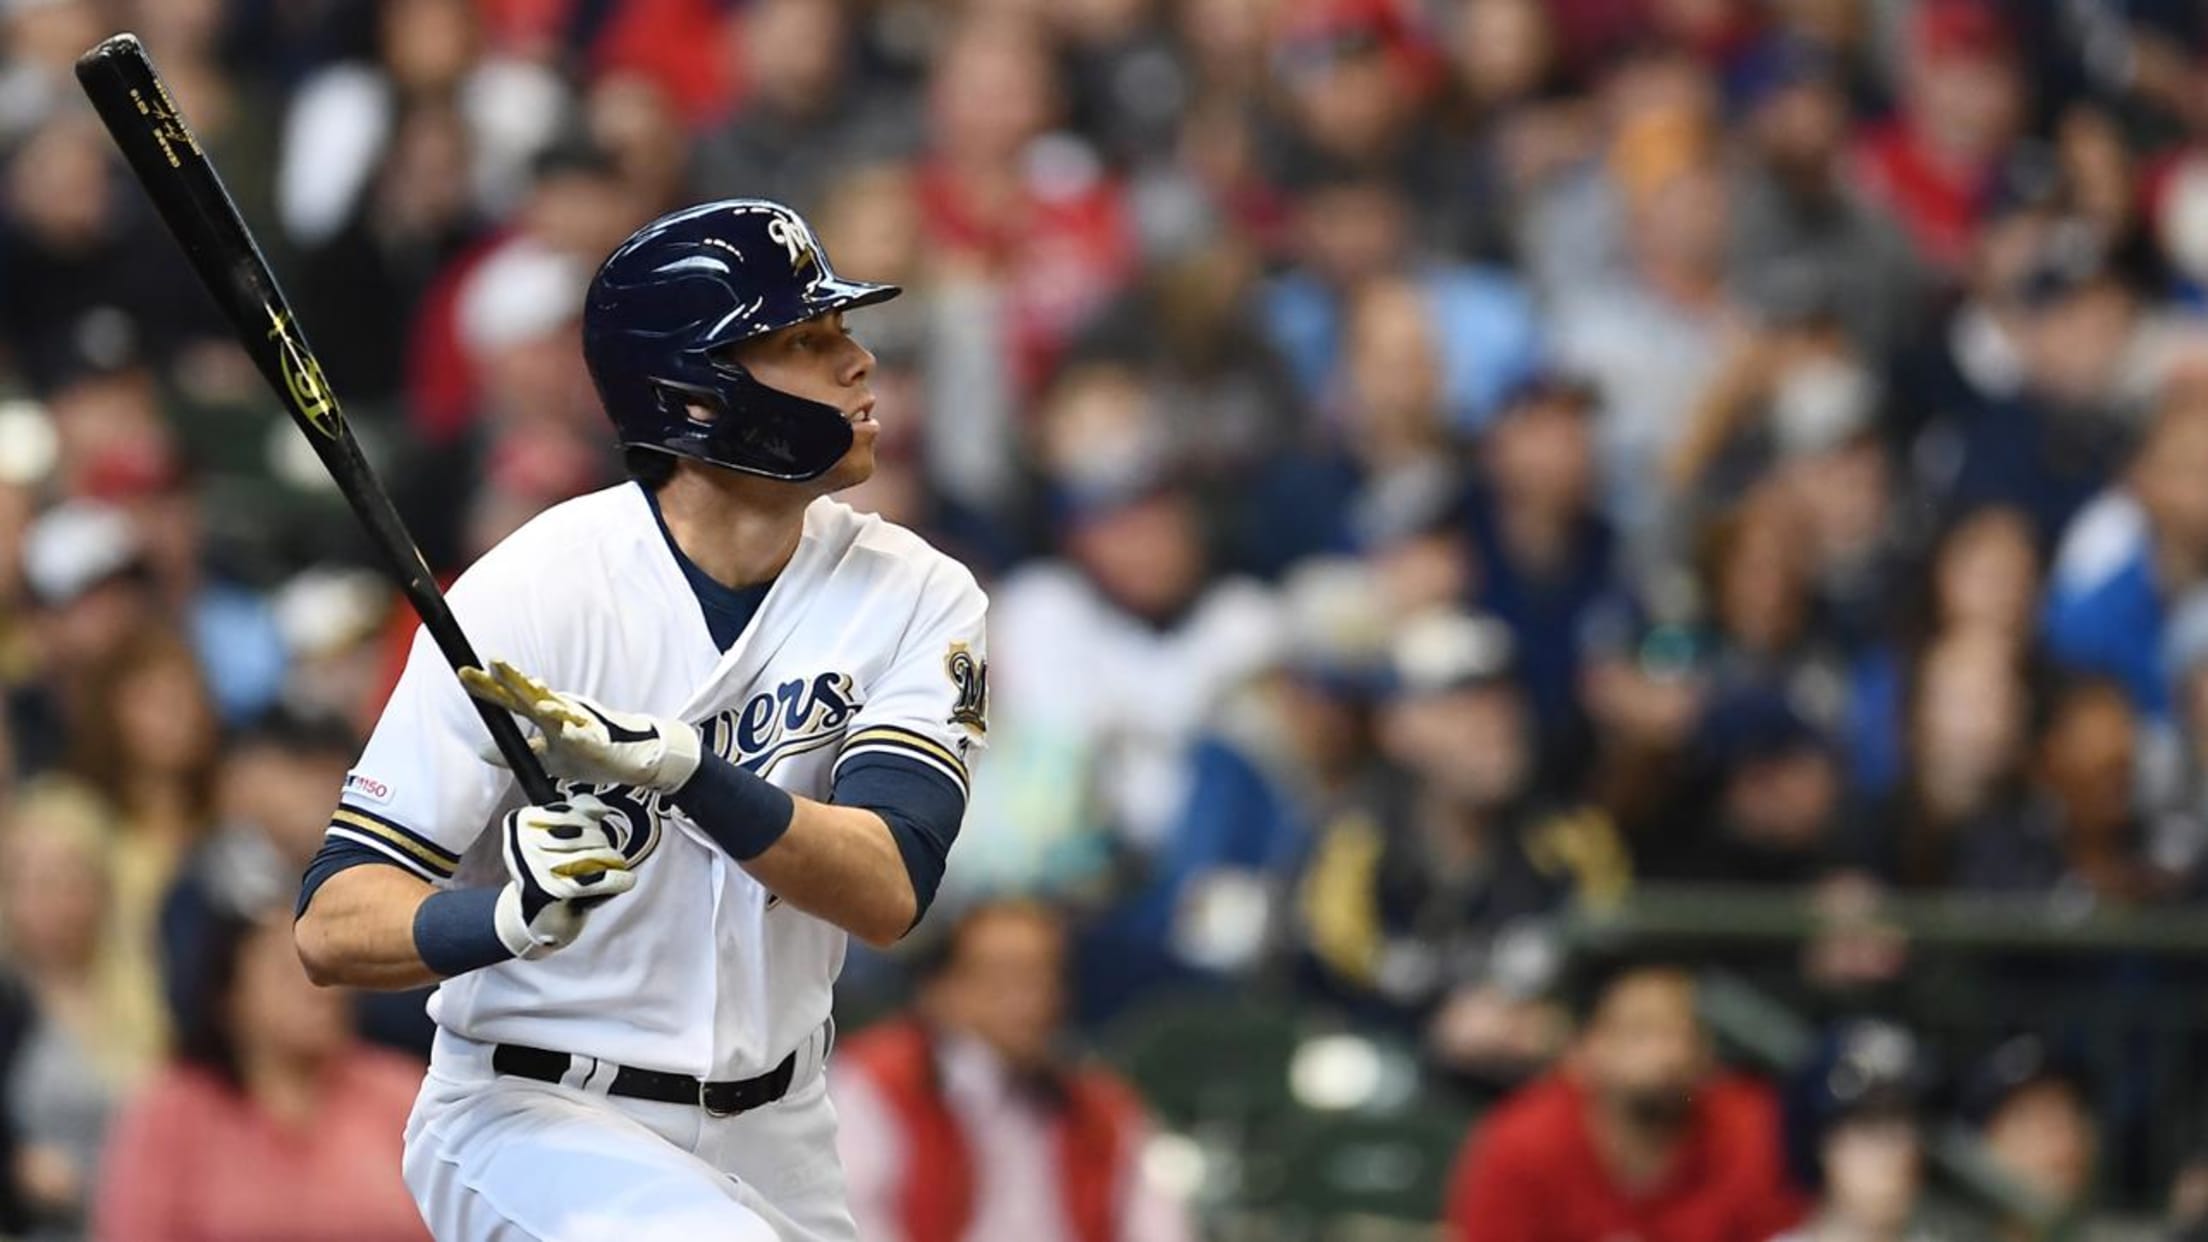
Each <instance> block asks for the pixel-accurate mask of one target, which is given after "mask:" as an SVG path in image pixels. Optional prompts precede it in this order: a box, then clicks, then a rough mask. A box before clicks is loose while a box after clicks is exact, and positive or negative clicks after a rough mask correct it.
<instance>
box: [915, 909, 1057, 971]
mask: <svg viewBox="0 0 2208 1242" xmlns="http://www.w3.org/2000/svg"><path fill="white" fill-rule="evenodd" d="M1000 914H1022V915H1027V916H1029V917H1031V918H1034V919H1036V920H1038V921H1040V922H1044V923H1048V924H1049V925H1050V926H1051V927H1052V928H1054V929H1059V928H1063V926H1064V924H1065V920H1064V919H1063V918H1062V917H1061V916H1060V915H1059V913H1058V911H1057V909H1056V908H1055V907H1053V906H1051V905H1050V904H1049V903H1048V902H1045V901H1042V900H1039V899H1037V898H1033V897H1017V896H1004V897H988V898H983V899H981V900H978V901H976V902H974V903H973V904H972V905H969V906H965V907H963V908H961V909H959V910H958V911H956V912H955V913H954V914H953V915H952V917H951V918H950V919H948V920H946V921H944V922H943V923H942V925H941V926H940V928H939V929H938V930H937V931H936V933H935V934H934V935H932V936H928V937H926V938H925V939H921V940H919V942H918V943H917V944H915V945H914V946H913V953H912V957H911V959H910V961H911V963H912V977H913V980H914V982H916V983H921V984H927V983H932V982H934V981H935V980H937V979H940V978H942V977H943V976H944V975H946V974H949V973H950V970H951V968H952V967H953V966H955V965H957V964H958V957H959V950H960V949H961V948H962V947H963V946H964V945H965V943H966V938H967V933H969V932H971V931H972V930H973V929H974V926H975V925H976V924H978V923H980V922H981V921H982V920H984V919H988V918H992V917H994V916H996V915H1000Z"/></svg>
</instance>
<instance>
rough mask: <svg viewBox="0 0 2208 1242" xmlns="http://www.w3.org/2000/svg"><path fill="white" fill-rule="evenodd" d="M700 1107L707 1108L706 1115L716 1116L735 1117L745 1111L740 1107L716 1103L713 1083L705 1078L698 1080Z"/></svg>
mask: <svg viewBox="0 0 2208 1242" xmlns="http://www.w3.org/2000/svg"><path fill="white" fill-rule="evenodd" d="M698 1107H699V1108H702V1109H704V1110H705V1115H706V1116H708V1117H716V1118H718V1117H733V1116H735V1115H736V1114H738V1113H740V1112H742V1111H743V1110H742V1109H740V1108H721V1107H719V1106H718V1105H716V1104H714V1103H713V1084H712V1083H710V1082H707V1081H706V1080H705V1079H703V1078H701V1079H699V1080H698Z"/></svg>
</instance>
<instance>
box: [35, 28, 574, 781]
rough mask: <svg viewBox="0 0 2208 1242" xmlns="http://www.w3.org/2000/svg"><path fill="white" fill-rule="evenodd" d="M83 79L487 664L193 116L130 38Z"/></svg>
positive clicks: (343, 470) (440, 634)
mask: <svg viewBox="0 0 2208 1242" xmlns="http://www.w3.org/2000/svg"><path fill="white" fill-rule="evenodd" d="M77 81H78V82H79V83H80V84H82V85H83V87H84V93H85V94H86V95H88V96H90V97H91V99H92V106H93V107H94V108H95V109H97V110H98V112H99V114H100V120H101V122H102V123H104V124H105V125H106V126H107V132H108V133H109V134H110V135H112V136H113V137H114V139H115V145H116V146H117V147H120V148H121V149H122V152H123V158H124V159H126V160H128V161H129V162H130V170H131V172H133V173H135V174H136V175H137V177H138V182H139V184H140V185H143V186H145V187H146V194H147V196H148V197H150V198H151V199H152V200H153V205H154V207H155V208H156V209H157V210H158V211H159V212H160V213H161V219H162V221H163V222H164V223H166V224H167V225H168V226H169V232H171V233H173V234H175V235H176V241H177V244H178V245H179V246H181V247H183V249H184V256H185V257H186V258H188V259H190V260H191V263H192V270H194V271H195V272H197V273H199V279H200V282H201V283H202V284H204V285H206V286H207V292H208V293H209V294H210V295H212V296H213V297H214V299H215V304H216V305H218V306H220V307H222V311H223V314H225V315H227V316H229V318H230V323H231V326H232V327H233V328H235V329H236V330H237V334H238V343H239V344H240V345H242V346H244V347H245V352H246V353H247V354H248V355H250V356H251V357H252V359H253V363H254V365H255V366H258V367H259V368H260V370H261V374H262V376H264V377H265V378H266V379H267V380H268V384H269V387H271V388H273V389H275V390H276V395H277V397H278V398H279V399H280V400H282V402H283V404H284V408H285V409H286V410H289V411H290V412H291V417H292V421H293V422H296V423H298V424H299V430H300V431H302V432H304V433H305V434H306V437H307V442H308V443H309V444H312V445H313V446H314V451H315V455H316V456H318V457H320V458H321V459H322V465H323V466H324V468H326V469H327V470H329V472H330V477H331V478H332V479H335V480H336V481H337V488H338V490H339V491H340V492H343V493H344V495H345V500H346V502H347V503H348V504H350V505H352V507H353V513H354V514H355V515H356V516H358V517H359V518H360V522H361V525H362V526H365V527H366V528H367V530H368V537H369V540H370V541H371V542H373V543H374V544H375V545H376V547H377V548H378V549H379V550H380V551H381V552H382V553H383V556H384V559H385V560H386V561H387V562H388V564H389V567H390V571H391V576H392V578H393V579H394V580H395V581H397V582H398V584H399V589H400V590H402V591H404V592H405V593H406V599H407V602H408V603H410V604H412V605H413V606H414V611H415V613H416V614H417V615H419V616H420V617H421V619H422V628H424V629H426V630H428V631H429V634H430V637H431V638H433V639H435V640H436V643H437V649H438V650H439V651H441V652H443V653H444V656H445V661H446V662H447V663H449V664H451V665H452V667H453V668H454V669H455V670H458V669H462V668H478V667H481V665H482V661H481V660H479V659H477V658H476V654H475V649H474V648H473V647H472V646H470V645H469V643H468V636H467V635H466V634H464V633H462V632H461V630H460V623H459V621H457V620H456V619H454V617H453V615H452V609H451V607H450V606H448V605H447V604H446V603H445V596H444V592H442V591H440V590H438V589H437V580H436V579H435V578H433V577H431V576H430V572H429V566H428V565H427V564H426V563H424V562H423V560H422V553H421V549H420V548H418V547H416V546H415V544H414V538H413V536H411V535H409V534H408V533H407V531H406V526H405V525H404V524H403V523H401V522H400V521H399V515H398V511H397V510H395V509H393V508H392V507H391V498H390V497H389V496H388V495H386V494H385V493H384V490H383V485H382V484H381V483H379V482H377V481H376V476H375V473H374V472H373V471H372V470H370V469H369V467H368V461H367V459H366V458H364V457H362V456H361V452H360V445H359V444H358V443H356V442H355V441H354V440H353V433H352V432H351V431H350V430H349V429H347V427H346V426H345V418H344V415H343V414H341V413H340V412H339V411H338V407H337V395H336V394H335V393H332V392H331V391H330V387H329V384H328V383H327V382H326V381H325V380H324V379H323V378H322V364H321V363H319V362H317V361H315V357H314V351H313V350H311V349H309V348H308V347H307V337H306V333H305V332H303V331H301V330H300V326H299V322H298V320H297V319H295V318H294V317H293V315H292V313H291V305H290V304H289V303H288V302H286V301H285V300H284V294H283V290H281V289H279V288H278V287H277V285H276V275H275V273H274V272H271V271H270V270H269V268H268V260H267V259H265V258H263V257H262V256H261V248H260V245H259V243H257V242H255V241H254V240H253V234H252V233H251V232H250V231H249V230H248V229H247V228H246V227H245V220H244V218H243V217H241V216H239V215H238V207H237V204H236V203H234V202H232V201H231V200H230V191H229V190H227V189H225V188H224V187H223V184H222V178H221V177H219V176H217V175H216V173H215V166H214V165H213V164H211V163H209V162H208V160H207V155H206V153H205V152H204V151H202V150H201V149H200V146H199V140H198V139H197V138H195V137H194V136H193V134H192V128H191V126H190V125H188V124H186V123H185V120H184V114H183V113H181V112H179V111H178V110H177V107H176V102H175V101H174V100H173V99H171V98H170V97H169V88H168V87H167V86H166V85H165V84H163V82H162V81H161V75H160V74H158V73H155V72H154V68H153V62H152V61H151V60H149V59H147V57H146V49H145V46H144V45H143V44H141V43H140V42H139V41H138V36H136V35H132V34H119V35H116V36H114V37H113V38H111V39H108V40H106V41H104V42H102V43H101V44H100V45H99V46H97V47H95V48H93V49H92V50H91V51H89V52H86V53H85V54H84V55H83V56H81V57H78V58H77ZM470 701H471V702H473V703H474V704H475V708H476V711H477V712H478V713H479V714H480V715H481V716H482V717H483V724H484V727H485V728H487V729H489V730H490V732H491V740H492V741H493V742H495V743H496V744H497V746H498V752H499V754H500V755H501V756H503V757H504V758H505V760H506V766H507V767H508V768H509V769H511V770H512V771H513V774H514V779H515V780H517V781H518V782H520V784H521V789H522V793H523V794H524V795H525V796H526V797H527V798H528V800H529V801H530V802H531V803H532V804H534V805H539V806H542V805H545V804H547V803H551V802H555V801H557V800H558V798H559V794H558V792H557V791H556V790H555V789H554V787H553V785H552V780H551V778H550V777H548V776H546V775H545V771H544V765H543V764H541V763H539V762H538V761H537V757H536V755H534V754H532V753H531V752H530V750H529V746H528V744H527V743H526V742H525V741H524V740H523V739H522V735H521V729H520V727H519V726H518V725H516V724H515V723H514V718H513V717H512V716H510V715H508V714H506V713H505V712H503V711H500V710H498V709H497V708H495V707H492V706H490V705H488V704H486V703H483V702H482V701H480V700H476V699H472V698H471V699H470Z"/></svg>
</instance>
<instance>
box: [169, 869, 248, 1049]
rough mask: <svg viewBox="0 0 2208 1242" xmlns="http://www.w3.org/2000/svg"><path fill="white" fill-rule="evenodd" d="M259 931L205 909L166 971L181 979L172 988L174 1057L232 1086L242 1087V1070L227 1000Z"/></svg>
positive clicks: (235, 915) (229, 914)
mask: <svg viewBox="0 0 2208 1242" xmlns="http://www.w3.org/2000/svg"><path fill="white" fill-rule="evenodd" d="M259 930H260V924H259V923H258V922H256V921H255V920H254V919H252V918H250V917H248V916H247V915H244V914H241V913H239V912H237V911H235V910H230V909H226V908H223V907H221V906H219V905H215V906H214V907H213V908H211V909H209V910H207V911H206V913H205V917H204V918H203V919H202V921H201V922H200V925H199V928H198V931H199V935H198V936H197V937H196V938H195V939H194V940H193V942H192V943H190V944H189V945H186V946H172V947H171V951H172V954H173V957H172V959H171V961H170V963H169V969H170V970H171V971H172V972H175V973H176V974H178V975H179V976H180V977H179V979H178V980H177V982H176V984H175V987H176V995H177V999H178V1001H179V1002H180V1012H178V1013H177V1015H176V1021H177V1028H176V1055H177V1058H178V1059H179V1060H181V1061H183V1062H184V1063H185V1064H187V1065H192V1066H196V1067H198V1068H200V1069H203V1070H206V1071H208V1072H209V1073H212V1074H214V1075H215V1076H216V1077H218V1078H220V1079H222V1080H223V1081H224V1082H226V1083H229V1084H230V1085H231V1086H234V1087H235V1086H242V1085H243V1071H242V1070H241V1068H240V1066H239V1062H238V1040H237V1032H236V1031H235V1030H233V1029H232V1028H231V1025H230V1001H231V996H232V994H233V993H234V992H235V991H236V990H237V983H238V962H239V961H240V960H241V959H242V958H243V957H244V956H245V946H246V942H247V941H249V940H251V939H252V938H253V935H254V933H255V932H257V931H259Z"/></svg>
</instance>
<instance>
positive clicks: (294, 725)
mask: <svg viewBox="0 0 2208 1242" xmlns="http://www.w3.org/2000/svg"><path fill="white" fill-rule="evenodd" d="M232 747H233V749H243V748H246V747H267V748H268V749H271V750H278V751H282V752H283V753H284V754H286V755H289V756H291V757H293V758H300V759H305V758H317V757H321V756H343V757H344V759H345V760H346V761H347V762H350V761H351V760H352V759H353V757H354V756H356V755H358V754H359V753H360V735H359V734H358V733H356V732H354V730H353V727H352V725H350V724H348V723H347V722H346V721H345V719H344V718H343V717H342V716H338V715H334V714H332V713H330V712H321V711H301V710H298V709H295V708H291V707H286V706H284V705H282V704H278V705H277V706H275V707H271V708H269V709H268V710H267V711H265V712H263V713H261V715H260V716H258V717H257V718H255V719H254V721H253V722H252V723H251V724H249V725H247V726H246V727H245V728H244V729H243V730H241V731H239V733H238V735H237V737H236V739H235V740H234V741H233V742H232Z"/></svg>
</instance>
